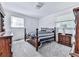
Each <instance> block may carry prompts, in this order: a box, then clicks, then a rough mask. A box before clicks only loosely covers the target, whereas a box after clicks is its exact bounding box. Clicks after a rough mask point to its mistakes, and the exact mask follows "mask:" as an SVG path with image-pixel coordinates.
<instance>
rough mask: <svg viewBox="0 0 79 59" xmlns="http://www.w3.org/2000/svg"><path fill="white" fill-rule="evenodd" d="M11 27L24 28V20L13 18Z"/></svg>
mask: <svg viewBox="0 0 79 59" xmlns="http://www.w3.org/2000/svg"><path fill="white" fill-rule="evenodd" d="M11 27H16V28H23V27H24V18H20V17H15V16H11Z"/></svg>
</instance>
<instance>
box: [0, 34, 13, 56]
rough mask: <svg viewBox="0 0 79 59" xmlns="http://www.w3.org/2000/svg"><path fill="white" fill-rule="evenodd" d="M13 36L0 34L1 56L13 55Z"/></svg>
mask: <svg viewBox="0 0 79 59" xmlns="http://www.w3.org/2000/svg"><path fill="white" fill-rule="evenodd" d="M11 48H12V36H11V35H5V34H3V35H1V36H0V57H11V56H12V51H11Z"/></svg>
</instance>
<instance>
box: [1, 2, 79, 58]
mask: <svg viewBox="0 0 79 59" xmlns="http://www.w3.org/2000/svg"><path fill="white" fill-rule="evenodd" d="M1 5H2V7H3V9H4V11H3V10H2V8H1V9H0V10H2V11H3V12H4V13H3V12H2V11H0V12H1V13H2V15H3V16H5V17H4V28H5V32H6V35H8V34H10V36H9V38H10V39H11V38H12V39H11V42H12V43H11V44H12V47H10V48H11V51H12V52H13V53H11V54H9V56H10V55H11V56H13V57H23V56H24V57H37V56H38V57H40V56H41V57H69V56H71V54H70V53H71V52H74V51H73V50H74V49H72V47H73V43H74V41H75V38H74V36H75V32H76V31H75V27H76V25H75V16H74V13H73V9H74V8H76V7H78V6H79V3H77V2H2V3H1ZM54 6H55V7H54ZM75 11H76V10H75ZM3 16H2V18H3ZM1 23H2V22H1ZM1 28H2V27H1ZM37 28H38V30H36V29H37ZM40 31H41V32H44V34H41V35H45V36H46V37H44V36H41V37H38V36H39V33H40ZM2 34H4V32H0V35H2ZM32 34H34V38H33V37H32ZM35 34H36V36H35ZM52 34H53V35H52ZM51 35H52V37H50V36H51ZM47 36H48V37H47ZM42 37H43V38H45V40H46V41H45V40H44V39H40V38H42ZM9 38H8V39H9ZM49 38H50V39H52V38H53V39H52V40H49ZM6 39H7V38H6ZM30 39H32V40H33V39H34V42H33V41H31V42H30V43H31V44H29V43H28V42H27V40H30ZM39 39H40V41H39ZM47 39H48V40H47ZM59 39H62V40H63V41H62V40H60V41H59ZM41 40H42V41H41ZM43 40H44V41H43ZM66 40H68V42H66ZM43 42H44V43H43ZM0 45H2V43H1V44H0ZM32 45H34V46H35V47H34V46H32ZM71 46H72V47H71ZM60 47H61V48H60ZM63 50H64V51H63ZM71 50H72V51H71ZM19 51H20V52H19ZM60 51H61V52H62V53H61V55H60ZM3 52H4V51H3ZM31 52H33V53H31ZM6 53H8V52H6ZM6 53H3V54H2V53H0V54H2V56H5V55H6ZM28 53H31V54H30V55H28ZM78 53H79V50H78ZM12 54H13V55H12ZM7 56H8V55H7Z"/></svg>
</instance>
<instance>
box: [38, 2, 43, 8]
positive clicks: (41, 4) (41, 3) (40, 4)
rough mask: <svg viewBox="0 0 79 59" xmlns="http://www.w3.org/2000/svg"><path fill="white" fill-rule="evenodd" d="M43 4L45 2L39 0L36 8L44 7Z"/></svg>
mask: <svg viewBox="0 0 79 59" xmlns="http://www.w3.org/2000/svg"><path fill="white" fill-rule="evenodd" d="M43 5H44V3H43V2H38V3H37V4H36V8H37V9H40V8H42V7H43Z"/></svg>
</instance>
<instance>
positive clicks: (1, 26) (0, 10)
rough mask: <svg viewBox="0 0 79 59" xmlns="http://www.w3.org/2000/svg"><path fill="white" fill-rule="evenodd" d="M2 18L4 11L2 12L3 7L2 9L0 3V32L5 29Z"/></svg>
mask: <svg viewBox="0 0 79 59" xmlns="http://www.w3.org/2000/svg"><path fill="white" fill-rule="evenodd" d="M3 18H4V13H3V9H2V7H1V4H0V32H3V31H5V29H4V20H3Z"/></svg>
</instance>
